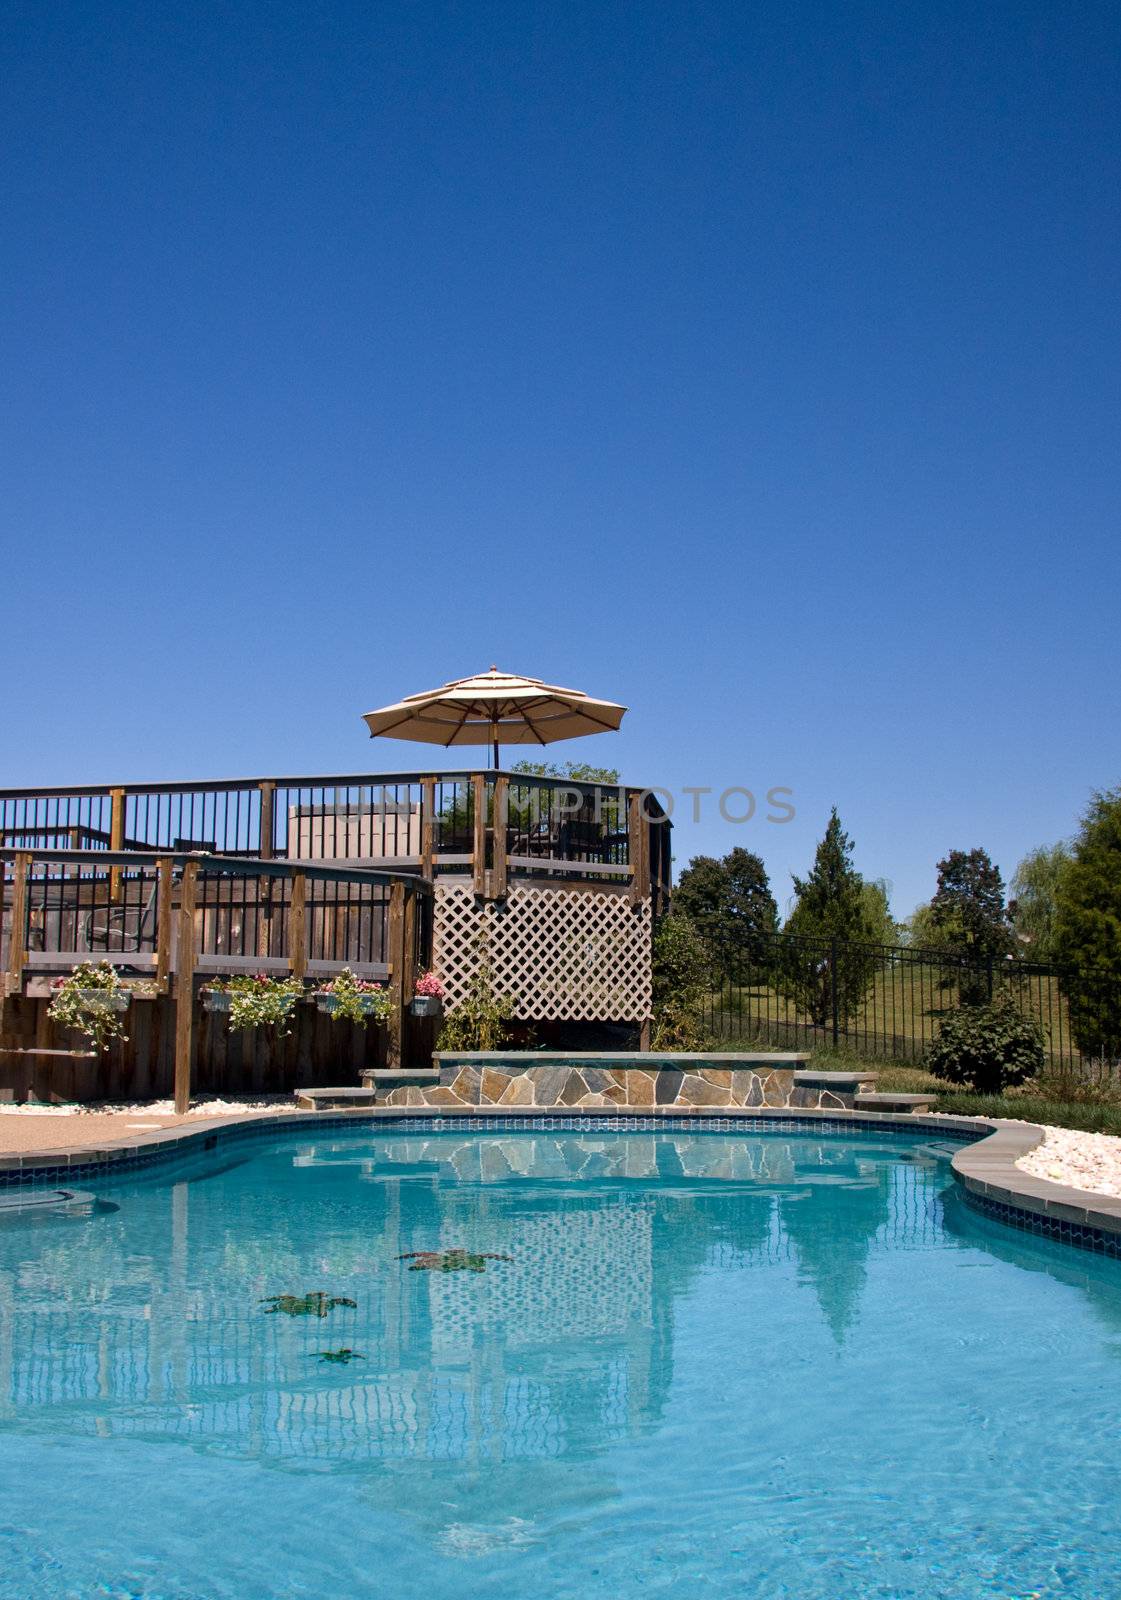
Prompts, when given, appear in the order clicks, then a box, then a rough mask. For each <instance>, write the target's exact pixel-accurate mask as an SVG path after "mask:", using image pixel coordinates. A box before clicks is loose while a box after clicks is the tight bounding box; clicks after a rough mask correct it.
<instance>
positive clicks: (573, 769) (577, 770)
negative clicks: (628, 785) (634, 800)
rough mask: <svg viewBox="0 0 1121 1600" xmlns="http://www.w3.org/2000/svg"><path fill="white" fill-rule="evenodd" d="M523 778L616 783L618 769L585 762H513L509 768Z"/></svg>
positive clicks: (617, 780)
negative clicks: (595, 765)
mask: <svg viewBox="0 0 1121 1600" xmlns="http://www.w3.org/2000/svg"><path fill="white" fill-rule="evenodd" d="M510 771H511V772H517V773H520V774H521V775H522V777H525V778H571V779H572V781H573V783H618V782H619V769H618V767H593V766H591V765H590V763H589V762H587V761H566V762H564V764H563V765H561V764H559V763H558V762H556V761H515V762H514V765H513V766H512V767H511V768H510Z"/></svg>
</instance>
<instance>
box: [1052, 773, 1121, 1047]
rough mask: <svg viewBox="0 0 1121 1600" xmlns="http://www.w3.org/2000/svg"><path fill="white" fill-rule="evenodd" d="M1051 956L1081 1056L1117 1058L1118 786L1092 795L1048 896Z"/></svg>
mask: <svg viewBox="0 0 1121 1600" xmlns="http://www.w3.org/2000/svg"><path fill="white" fill-rule="evenodd" d="M1051 950H1052V955H1053V957H1054V959H1055V960H1056V961H1057V962H1058V963H1059V964H1060V965H1061V966H1062V967H1064V968H1065V969H1066V970H1065V971H1064V972H1063V973H1062V975H1061V977H1060V984H1061V987H1062V989H1063V992H1064V994H1065V995H1066V998H1067V1005H1068V1007H1069V1009H1070V1023H1071V1029H1072V1031H1073V1033H1074V1037H1075V1039H1076V1040H1077V1041H1078V1044H1079V1046H1080V1048H1081V1049H1082V1050H1084V1051H1085V1052H1086V1054H1087V1055H1090V1056H1097V1057H1099V1058H1101V1059H1102V1060H1104V1061H1115V1060H1117V1059H1119V1058H1121V789H1114V790H1111V791H1109V792H1108V793H1105V794H1097V795H1095V796H1094V798H1093V800H1092V801H1091V803H1090V809H1089V810H1088V811H1087V813H1086V815H1085V817H1084V818H1083V819H1082V826H1081V828H1080V829H1079V833H1078V838H1077V839H1076V840H1075V843H1074V855H1073V858H1072V860H1071V861H1070V863H1069V865H1068V866H1067V868H1066V870H1065V871H1064V872H1063V874H1062V877H1061V879H1060V881H1059V884H1058V887H1057V890H1056V895H1055V926H1054V931H1053V934H1052V940H1051Z"/></svg>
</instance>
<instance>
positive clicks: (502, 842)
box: [490, 773, 510, 900]
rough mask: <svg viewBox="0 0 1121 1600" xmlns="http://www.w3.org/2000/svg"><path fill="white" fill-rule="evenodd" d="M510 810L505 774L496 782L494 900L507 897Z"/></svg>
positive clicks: (492, 861)
mask: <svg viewBox="0 0 1121 1600" xmlns="http://www.w3.org/2000/svg"><path fill="white" fill-rule="evenodd" d="M509 809H510V780H509V778H508V777H507V776H506V775H505V773H501V774H499V776H497V777H496V778H495V780H494V815H493V819H492V820H493V826H492V829H491V832H492V844H491V863H492V865H491V873H490V893H491V899H492V900H503V899H505V896H506V819H507V816H508V815H509Z"/></svg>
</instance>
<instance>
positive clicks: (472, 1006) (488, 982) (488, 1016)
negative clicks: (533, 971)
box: [436, 940, 517, 1050]
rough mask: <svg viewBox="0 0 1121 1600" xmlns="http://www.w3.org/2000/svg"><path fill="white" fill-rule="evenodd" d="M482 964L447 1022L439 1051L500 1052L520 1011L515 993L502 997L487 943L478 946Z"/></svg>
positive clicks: (441, 1033)
mask: <svg viewBox="0 0 1121 1600" xmlns="http://www.w3.org/2000/svg"><path fill="white" fill-rule="evenodd" d="M478 950H479V965H478V968H477V970H476V972H475V975H474V977H473V978H472V979H471V981H470V983H468V985H467V989H466V992H465V993H464V996H463V999H462V1000H461V1001H460V1002H459V1004H458V1005H457V1006H454V1007H453V1008H452V1010H451V1011H449V1012H448V1014H447V1016H446V1018H445V1019H444V1026H443V1028H442V1029H441V1032H440V1037H439V1039H438V1040H437V1042H436V1048H437V1050H501V1049H503V1048H504V1046H505V1045H506V1043H507V1041H508V1039H509V1036H510V1022H511V1019H512V1018H513V1016H514V1013H515V1011H516V1009H517V1001H516V1000H515V998H514V996H513V995H512V994H499V993H498V992H497V990H496V989H495V986H494V968H493V966H492V965H491V959H490V953H489V951H488V949H487V945H486V941H485V940H480V941H479V944H478Z"/></svg>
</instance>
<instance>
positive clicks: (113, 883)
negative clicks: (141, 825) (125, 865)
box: [109, 789, 125, 901]
mask: <svg viewBox="0 0 1121 1600" xmlns="http://www.w3.org/2000/svg"><path fill="white" fill-rule="evenodd" d="M109 798H110V801H111V802H112V809H111V811H110V813H109V848H110V850H123V849H124V847H125V792H124V790H123V789H110V791H109ZM122 887H123V884H122V876H121V869H120V867H110V868H109V898H110V900H113V901H117V900H119V899H120V898H121V889H122Z"/></svg>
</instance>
